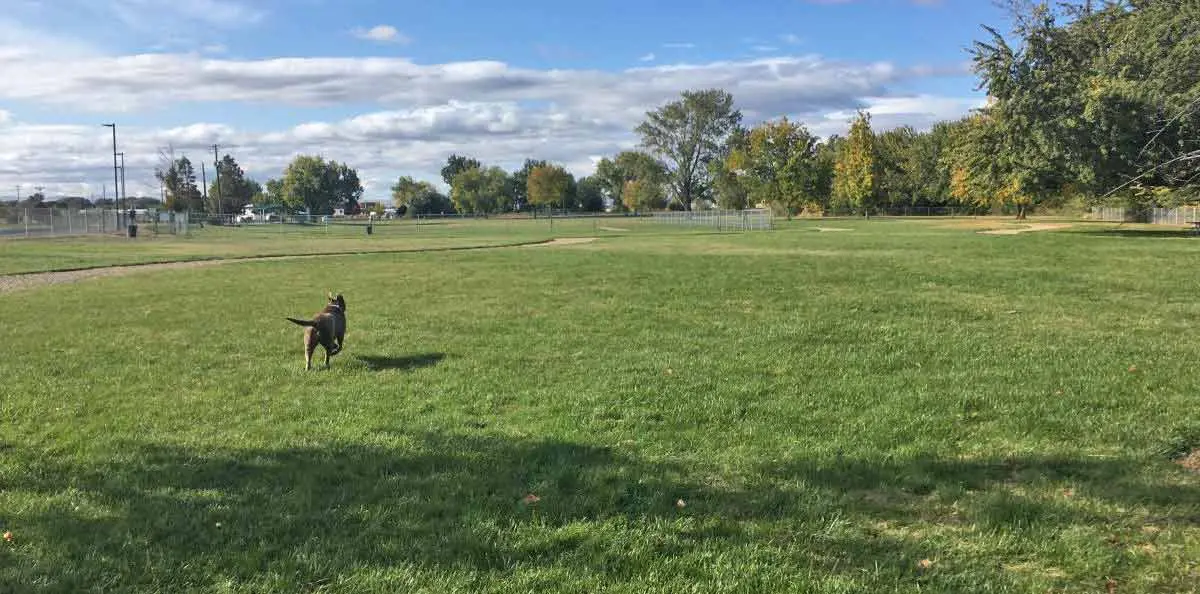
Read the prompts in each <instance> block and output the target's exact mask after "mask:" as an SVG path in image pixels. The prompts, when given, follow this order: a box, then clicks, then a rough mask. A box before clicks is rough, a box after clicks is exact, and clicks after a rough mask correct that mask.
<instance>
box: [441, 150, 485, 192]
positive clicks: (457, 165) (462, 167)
mask: <svg viewBox="0 0 1200 594" xmlns="http://www.w3.org/2000/svg"><path fill="white" fill-rule="evenodd" d="M482 166H483V164H482V163H480V162H479V161H477V160H475V159H472V158H470V157H464V156H462V155H458V154H452V155H450V156H449V157H448V158H447V159H446V166H445V167H442V181H445V182H446V185H447V186H453V185H454V178H455V176H457V175H458V174H460V173H462V172H463V171H466V170H468V169H478V168H480V167H482Z"/></svg>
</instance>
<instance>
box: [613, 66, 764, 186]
mask: <svg viewBox="0 0 1200 594" xmlns="http://www.w3.org/2000/svg"><path fill="white" fill-rule="evenodd" d="M741 121H742V113H741V111H739V110H738V109H736V108H735V107H734V104H733V95H731V94H729V93H728V92H727V91H724V90H721V89H704V90H692V91H684V92H683V93H682V97H681V98H680V99H678V100H676V101H672V102H670V103H667V104H666V105H663V106H661V107H659V108H658V109H656V110H654V111H651V112H648V113H647V114H646V121H644V122H642V124H641V125H639V126H638V127H637V128H636V132H637V133H638V134H639V135H640V136H641V141H642V145H643V146H644V147H645V148H646V149H647V150H649V151H650V152H651V153H653V154H655V155H657V156H659V157H660V158H662V159H663V160H665V161H666V163H667V168H668V173H669V180H670V189H671V194H672V199H673V200H676V201H677V202H678V203H679V204H680V205H681V206H682V207H683V208H684V209H691V207H692V203H693V202H694V201H696V200H698V199H700V198H703V197H705V195H706V194H707V193H708V191H709V189H710V181H711V180H710V179H709V163H711V162H712V161H713V160H714V159H719V158H721V156H722V148H723V146H724V145H725V144H726V140H727V139H728V137H729V135H730V134H731V133H732V132H733V131H734V130H735V129H737V128H738V126H739V125H740V124H741Z"/></svg>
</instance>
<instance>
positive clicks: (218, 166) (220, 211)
mask: <svg viewBox="0 0 1200 594" xmlns="http://www.w3.org/2000/svg"><path fill="white" fill-rule="evenodd" d="M219 149H220V147H218V146H217V145H215V144H214V145H212V150H213V170H214V171H215V172H216V173H214V174H213V175H215V176H217V187H216V189H217V192H216V193H217V195H216V199H217V214H218V215H222V216H224V215H225V209H224V207H223V206H222V205H221V158H220V157H218V156H217V151H218V150H219Z"/></svg>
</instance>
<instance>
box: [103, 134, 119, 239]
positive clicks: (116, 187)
mask: <svg viewBox="0 0 1200 594" xmlns="http://www.w3.org/2000/svg"><path fill="white" fill-rule="evenodd" d="M100 125H101V126H104V127H105V128H112V144H113V193H114V194H116V197H115V198H114V199H113V204H114V205H116V207H117V226H118V227H120V225H121V219H120V217H121V184H120V182H118V181H117V124H116V123H112V124H100Z"/></svg>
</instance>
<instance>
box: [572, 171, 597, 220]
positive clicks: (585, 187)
mask: <svg viewBox="0 0 1200 594" xmlns="http://www.w3.org/2000/svg"><path fill="white" fill-rule="evenodd" d="M576 185H577V189H576V194H575V202H576V207H577V208H579V210H582V211H584V212H600V211H602V210H604V191H603V189H601V183H600V180H599V179H597V178H596V177H595V176H585V177H581V178H579V181H578V183H577V184H576Z"/></svg>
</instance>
